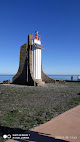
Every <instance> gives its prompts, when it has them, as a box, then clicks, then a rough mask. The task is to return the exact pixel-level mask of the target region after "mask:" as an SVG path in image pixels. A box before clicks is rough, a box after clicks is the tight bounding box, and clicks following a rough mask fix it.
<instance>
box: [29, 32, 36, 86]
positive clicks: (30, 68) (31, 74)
mask: <svg viewBox="0 0 80 142" xmlns="http://www.w3.org/2000/svg"><path fill="white" fill-rule="evenodd" d="M28 84H29V85H31V86H34V85H35V79H34V76H33V72H32V41H31V34H29V36H28Z"/></svg>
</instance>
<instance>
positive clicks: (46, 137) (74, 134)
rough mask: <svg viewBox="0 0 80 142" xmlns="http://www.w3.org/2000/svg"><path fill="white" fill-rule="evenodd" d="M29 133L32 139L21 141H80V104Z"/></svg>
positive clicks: (11, 141) (12, 141)
mask: <svg viewBox="0 0 80 142" xmlns="http://www.w3.org/2000/svg"><path fill="white" fill-rule="evenodd" d="M27 133H30V134H31V136H30V139H29V140H24V141H22V140H21V142H80V105H79V106H77V107H75V108H73V109H70V110H69V111H66V112H65V113H63V114H61V115H59V116H57V117H55V118H54V119H52V120H51V121H48V122H46V123H44V124H42V125H40V126H38V127H36V128H34V129H32V130H31V131H30V132H26V134H27ZM9 142H17V141H14V140H10V141H9ZM18 142H19V141H18Z"/></svg>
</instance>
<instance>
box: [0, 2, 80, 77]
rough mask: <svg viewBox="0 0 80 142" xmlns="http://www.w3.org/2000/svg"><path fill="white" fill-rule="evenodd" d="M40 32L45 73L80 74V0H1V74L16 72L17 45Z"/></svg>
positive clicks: (17, 59)
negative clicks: (29, 35)
mask: <svg viewBox="0 0 80 142" xmlns="http://www.w3.org/2000/svg"><path fill="white" fill-rule="evenodd" d="M36 30H38V31H39V34H40V35H41V41H42V45H43V46H44V48H45V49H46V50H42V63H43V70H44V72H45V73H47V74H80V0H0V74H15V73H16V72H17V70H18V67H19V54H20V46H21V45H23V44H24V43H26V42H27V36H28V34H29V33H34V32H35V31H36Z"/></svg>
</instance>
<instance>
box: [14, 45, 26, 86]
mask: <svg viewBox="0 0 80 142" xmlns="http://www.w3.org/2000/svg"><path fill="white" fill-rule="evenodd" d="M12 83H13V84H22V85H23V84H27V43H26V44H24V45H22V46H21V50H20V63H19V69H18V72H17V74H16V75H15V76H14V77H13V80H12Z"/></svg>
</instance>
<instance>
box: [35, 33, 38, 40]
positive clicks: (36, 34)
mask: <svg viewBox="0 0 80 142" xmlns="http://www.w3.org/2000/svg"><path fill="white" fill-rule="evenodd" d="M35 39H37V40H38V31H36V32H35Z"/></svg>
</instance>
